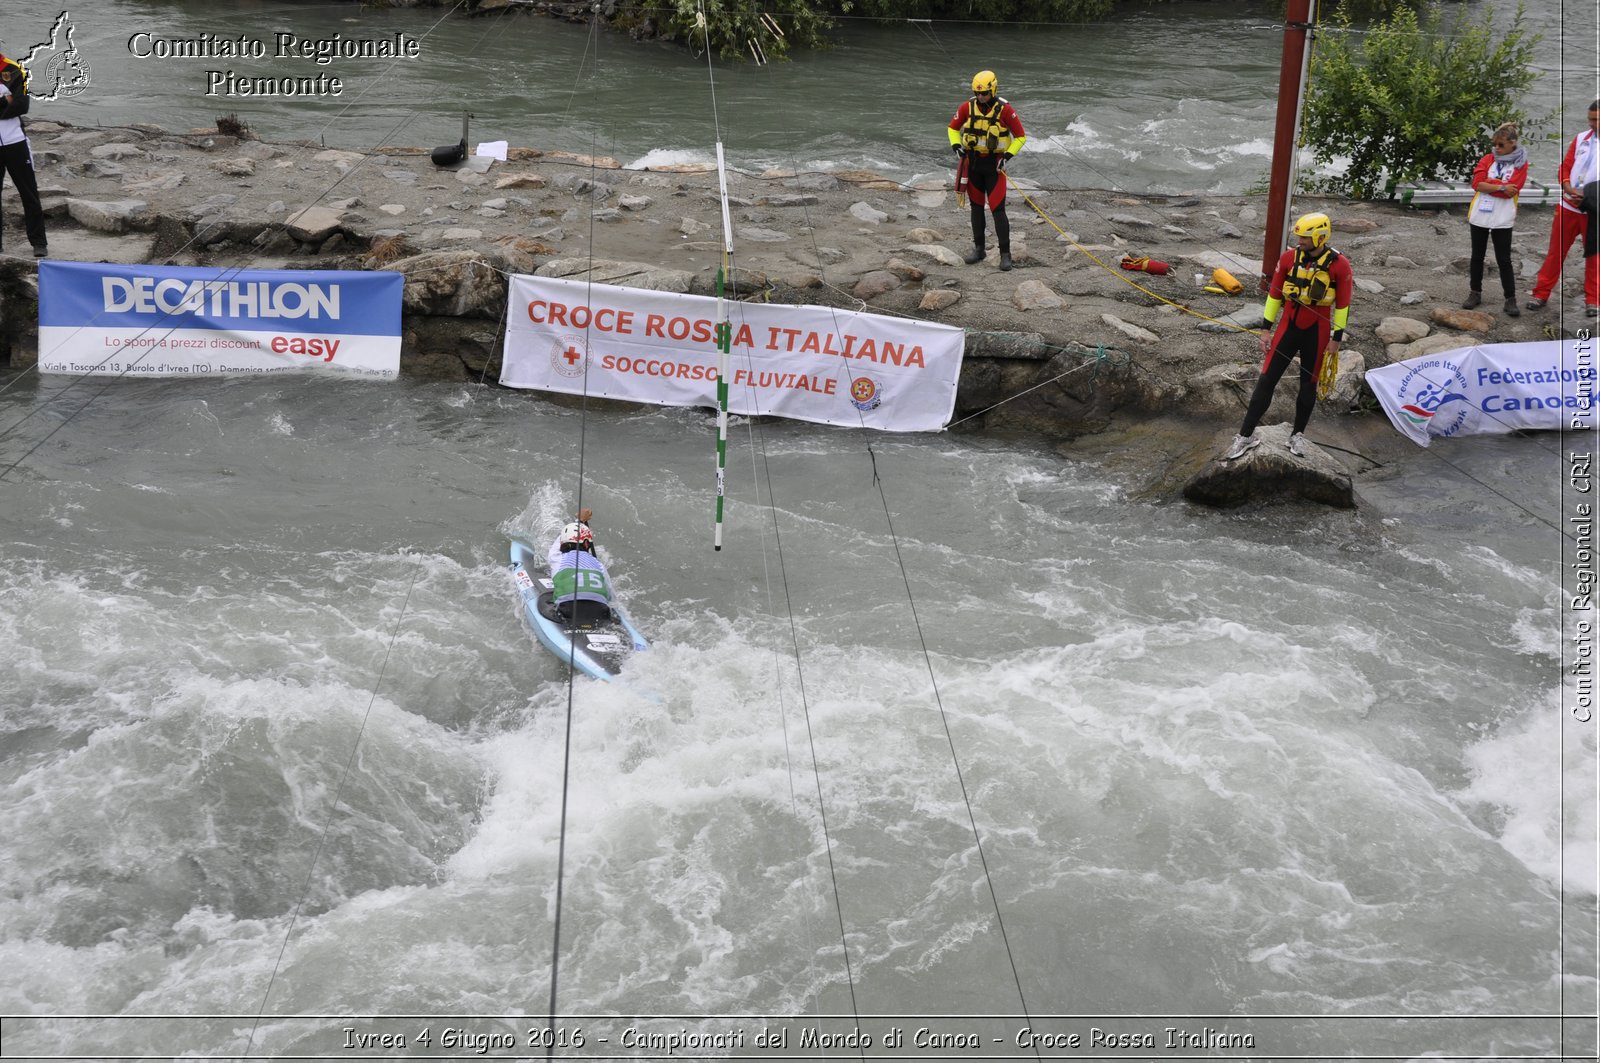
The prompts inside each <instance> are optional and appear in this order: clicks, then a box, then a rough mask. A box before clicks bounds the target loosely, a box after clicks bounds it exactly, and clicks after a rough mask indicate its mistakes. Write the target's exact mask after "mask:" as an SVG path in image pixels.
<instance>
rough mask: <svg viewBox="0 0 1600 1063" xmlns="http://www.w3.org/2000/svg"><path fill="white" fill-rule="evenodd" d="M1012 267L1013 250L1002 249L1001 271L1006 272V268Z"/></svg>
mask: <svg viewBox="0 0 1600 1063" xmlns="http://www.w3.org/2000/svg"><path fill="white" fill-rule="evenodd" d="M1010 268H1011V252H1010V251H1002V252H1000V272H1002V273H1004V272H1005V271H1006V270H1008V269H1010Z"/></svg>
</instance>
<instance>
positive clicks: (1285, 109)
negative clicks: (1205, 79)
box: [1260, 0, 1314, 291]
mask: <svg viewBox="0 0 1600 1063" xmlns="http://www.w3.org/2000/svg"><path fill="white" fill-rule="evenodd" d="M1313 2H1314V0H1289V14H1288V18H1287V21H1285V23H1284V27H1283V62H1282V64H1281V65H1280V67H1279V68H1278V120H1277V124H1276V126H1275V127H1274V130H1273V136H1272V180H1271V184H1270V186H1269V191H1268V193H1267V234H1266V243H1265V246H1264V247H1263V249H1262V251H1261V280H1260V288H1261V290H1262V291H1266V290H1267V285H1268V284H1270V283H1271V281H1272V271H1273V270H1274V269H1275V268H1276V267H1277V264H1278V256H1279V255H1281V254H1282V253H1283V249H1284V248H1285V247H1287V246H1288V244H1289V200H1290V199H1291V198H1292V197H1293V195H1294V187H1293V186H1294V169H1295V167H1294V163H1295V152H1296V150H1297V146H1296V143H1295V142H1296V141H1297V140H1298V139H1299V133H1300V102H1301V101H1300V93H1301V92H1302V90H1303V89H1304V81H1303V75H1304V71H1305V64H1306V46H1307V39H1306V34H1307V31H1308V30H1310V29H1311V6H1312V3H1313Z"/></svg>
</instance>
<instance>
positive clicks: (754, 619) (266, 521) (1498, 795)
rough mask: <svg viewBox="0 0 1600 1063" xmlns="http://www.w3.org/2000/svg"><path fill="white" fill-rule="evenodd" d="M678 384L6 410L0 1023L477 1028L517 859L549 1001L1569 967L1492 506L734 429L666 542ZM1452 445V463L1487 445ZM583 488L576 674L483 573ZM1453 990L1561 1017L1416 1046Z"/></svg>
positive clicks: (143, 1029)
mask: <svg viewBox="0 0 1600 1063" xmlns="http://www.w3.org/2000/svg"><path fill="white" fill-rule="evenodd" d="M62 397H63V391H62V385H59V384H57V383H55V382H45V383H32V384H29V383H24V384H22V385H21V386H19V387H17V388H14V389H12V390H11V391H9V392H7V393H6V395H5V397H4V402H5V404H6V405H5V409H6V410H7V411H9V412H10V413H12V414H19V413H22V412H26V411H28V410H30V409H36V408H40V407H44V408H49V406H48V405H47V404H51V403H55V402H57V401H59V400H60V399H61V398H62ZM5 423H8V424H9V423H12V418H9V417H8V418H7V420H6V422H5ZM710 430H711V422H710V420H709V419H708V417H707V415H706V414H705V413H703V412H701V411H680V410H650V411H643V412H637V413H626V414H623V413H604V414H602V413H595V412H589V413H587V414H585V413H582V412H581V411H577V410H571V409H566V408H563V407H557V406H552V405H547V404H545V403H543V402H541V401H538V400H537V399H533V400H530V399H528V398H527V397H525V396H520V395H517V396H512V395H507V394H505V393H501V392H496V391H493V390H487V389H479V388H464V387H461V386H455V385H426V384H417V383H412V382H405V381H402V382H400V383H398V384H394V385H370V384H366V385H363V384H357V383H346V382H331V383H330V382H325V381H319V380H315V379H310V378H307V379H287V380H286V379H281V378H280V379H274V380H271V381H263V380H255V381H223V382H216V381H213V382H194V383H192V384H190V383H185V384H182V385H167V384H158V383H156V382H145V381H140V382H130V383H128V384H125V385H122V386H119V387H117V388H115V389H112V390H110V391H108V392H106V393H105V394H104V395H103V396H101V397H100V398H99V399H97V400H96V401H95V402H94V403H93V404H92V406H91V407H90V409H89V410H88V411H86V412H85V413H84V414H83V415H81V416H80V417H79V418H78V419H76V420H74V422H73V423H72V424H71V425H69V426H68V428H67V429H65V430H63V431H62V432H61V433H58V436H57V440H58V441H59V442H58V443H57V444H56V445H53V446H51V447H48V448H41V449H40V450H39V451H37V452H35V454H34V455H33V456H32V457H30V458H29V459H28V460H27V461H25V462H24V463H23V465H22V466H21V467H20V468H19V469H18V470H17V472H16V473H15V474H13V477H11V478H8V481H7V484H6V486H5V490H6V491H7V493H8V505H7V506H6V508H5V510H4V511H3V513H0V525H3V528H4V534H5V543H6V547H5V549H6V555H7V558H8V562H9V563H8V564H7V565H6V566H5V567H4V569H3V570H0V601H4V602H5V603H6V604H5V607H4V608H3V609H0V637H3V638H4V639H5V642H6V644H7V646H8V654H7V662H8V663H7V667H6V668H5V669H3V670H0V700H3V702H4V704H5V705H6V706H7V710H6V714H5V718H4V728H5V735H4V740H3V745H0V749H3V751H4V752H3V756H0V785H3V786H4V800H3V801H0V828H3V829H0V882H3V885H4V888H3V889H0V928H3V933H0V971H3V972H4V973H0V1012H5V1013H8V1014H25V1015H36V1016H51V1015H63V1014H82V1015H89V1014H93V1015H105V1016H108V1017H109V1018H106V1019H103V1020H94V1021H90V1020H66V1019H61V1020H51V1021H48V1022H33V1023H24V1024H21V1025H19V1026H17V1027H16V1028H15V1029H14V1028H13V1027H12V1025H11V1024H10V1022H9V1020H8V1026H7V1051H8V1052H13V1051H14V1052H16V1053H19V1054H20V1053H28V1052H33V1053H59V1052H65V1053H69V1054H71V1053H77V1054H81V1055H86V1056H92V1055H118V1054H124V1055H127V1054H132V1055H137V1054H156V1055H163V1054H164V1055H172V1054H174V1053H176V1052H178V1051H190V1052H196V1053H199V1052H206V1053H212V1054H228V1053H233V1052H237V1051H239V1050H240V1049H241V1047H242V1044H243V1041H244V1039H245V1038H246V1036H251V1037H253V1044H254V1045H255V1047H256V1048H257V1049H260V1050H264V1051H270V1052H273V1053H282V1054H295V1053H302V1054H312V1055H315V1054H318V1053H323V1054H326V1053H327V1052H328V1051H329V1050H330V1048H329V1043H328V1038H329V1037H336V1036H337V1033H336V1032H330V1031H328V1030H326V1029H322V1030H320V1031H318V1030H313V1029H312V1028H311V1025H310V1024H308V1023H307V1022H305V1021H301V1020H297V1019H295V1018H293V1017H294V1016H296V1015H326V1014H329V1013H335V1014H389V1015H393V1014H427V1015H435V1016H452V1015H453V1016H471V1015H490V1016H501V1017H502V1018H500V1019H496V1020H493V1021H492V1022H491V1021H488V1020H485V1021H484V1023H483V1024H481V1026H482V1028H483V1029H492V1030H519V1031H520V1028H521V1027H522V1026H524V1025H528V1024H524V1023H520V1022H518V1021H516V1020H515V1019H514V1016H517V1015H522V1014H533V1015H537V1014H540V1013H541V1011H542V1010H543V1008H544V1006H545V1003H544V1002H545V1001H547V1000H548V996H549V992H550V984H549V979H550V971H551V963H550V948H551V944H552V941H553V939H554V930H555V927H554V918H555V875H556V868H557V863H558V860H559V859H563V858H564V861H565V874H564V881H563V898H562V905H561V950H562V953H561V955H562V962H561V968H560V970H561V980H560V985H559V994H560V1000H561V1002H562V1006H563V1009H564V1010H568V1011H571V1012H575V1013H578V1012H590V1013H603V1014H615V1015H619V1016H645V1015H748V1014H758V1015H772V1016H802V1015H808V1014H817V1013H826V1014H849V1013H850V1012H851V1010H852V1008H853V1007H854V1008H857V1009H859V1010H860V1012H862V1013H864V1014H919V1015H937V1014H954V1013H961V1014H993V1015H1018V1014H1020V1009H1021V1000H1022V997H1021V996H1019V989H1018V984H1017V981H1014V980H1013V976H1012V971H1013V969H1014V970H1015V971H1016V974H1017V978H1018V979H1019V980H1020V983H1021V991H1022V993H1023V994H1025V997H1026V1000H1027V1004H1028V1007H1029V1009H1030V1011H1031V1012H1032V1013H1034V1014H1042V1013H1050V1014H1060V1013H1068V1012H1070V1013H1073V1014H1090V1013H1095V1012H1099V1013H1106V1014H1124V1015H1127V1014H1141V1015H1152V1016H1156V1015H1166V1014H1198V1013H1215V1014H1218V1015H1223V1016H1228V1015H1232V1016H1244V1015H1252V1014H1253V1015H1328V1016H1341V1015H1371V1014H1382V1013H1406V1014H1413V1015H1418V1016H1423V1015H1432V1014H1445V1015H1476V1014H1483V1013H1494V1014H1501V1015H1503V1014H1512V1013H1525V1014H1538V1013H1549V1012H1551V1011H1554V1010H1558V1009H1559V1008H1560V1006H1561V997H1562V993H1563V985H1565V986H1566V987H1567V990H1568V991H1570V992H1576V993H1586V992H1587V993H1592V991H1593V988H1594V981H1593V979H1592V977H1590V976H1589V975H1588V974H1586V973H1585V972H1592V971H1593V968H1594V957H1595V943H1594V936H1593V933H1592V923H1593V911H1594V894H1595V889H1596V882H1595V876H1594V873H1593V867H1594V852H1595V848H1594V837H1595V831H1596V823H1595V817H1594V811H1593V808H1594V800H1595V791H1594V784H1593V765H1594V762H1595V756H1596V751H1595V744H1594V735H1593V732H1592V730H1591V731H1579V732H1576V733H1575V732H1573V731H1572V730H1571V729H1570V725H1569V724H1567V723H1566V722H1564V718H1563V717H1562V716H1561V692H1560V690H1559V687H1558V685H1557V682H1556V676H1557V674H1558V670H1559V666H1560V656H1559V654H1560V644H1559V636H1558V634H1554V633H1558V632H1559V625H1560V616H1559V614H1558V602H1559V595H1558V594H1557V593H1556V591H1557V586H1558V577H1559V568H1558V566H1557V564H1556V563H1555V562H1554V561H1553V560H1550V559H1551V558H1554V557H1555V556H1556V555H1555V554H1554V552H1553V551H1554V549H1555V544H1554V538H1553V536H1552V537H1550V538H1549V539H1547V540H1545V541H1544V543H1543V545H1541V543H1540V541H1539V540H1538V539H1537V536H1536V534H1532V533H1530V530H1529V528H1528V527H1527V526H1526V525H1525V517H1524V515H1523V514H1522V513H1521V512H1520V511H1518V510H1515V509H1513V508H1511V507H1508V506H1505V505H1504V504H1503V503H1501V502H1499V501H1498V500H1496V501H1494V502H1492V503H1486V502H1484V501H1483V499H1481V498H1480V497H1479V496H1478V494H1477V491H1478V489H1477V488H1475V487H1474V485H1472V484H1471V483H1470V482H1469V481H1466V480H1464V479H1461V480H1457V481H1454V482H1444V481H1441V479H1440V478H1439V477H1438V475H1437V473H1436V470H1435V469H1434V467H1433V466H1429V465H1421V466H1418V468H1417V469H1416V470H1402V471H1400V472H1399V473H1397V476H1396V477H1395V478H1394V479H1392V480H1390V481H1386V482H1385V485H1383V486H1380V487H1378V488H1377V489H1376V490H1375V492H1374V494H1375V495H1376V497H1377V501H1376V503H1375V505H1376V507H1377V508H1376V510H1375V511H1374V510H1373V507H1372V506H1369V507H1368V509H1366V510H1363V511H1361V512H1359V513H1357V514H1353V515H1352V514H1339V513H1325V512H1322V511H1320V510H1318V511H1312V512H1307V511H1304V510H1283V511H1279V512H1270V511H1269V512H1266V513H1260V514H1238V513H1223V514H1219V513H1212V512H1208V511H1200V510H1196V509H1192V508H1190V507H1186V506H1151V505H1147V504H1143V503H1138V502H1132V501H1129V500H1128V499H1127V498H1126V497H1124V495H1123V492H1122V491H1121V490H1120V489H1119V488H1118V487H1117V486H1116V485H1115V484H1114V483H1112V482H1110V481H1108V480H1107V479H1106V478H1104V477H1103V476H1101V475H1099V474H1097V473H1096V472H1094V471H1093V470H1090V469H1087V468H1084V467H1082V466H1080V465H1074V464H1072V463H1070V462H1066V461H1063V460H1061V459H1060V458H1058V457H1056V456H1054V455H1053V454H1051V453H1049V452H1046V451H1043V450H1036V449H1033V448H1029V447H1025V446H1017V445H1015V444H1010V443H1001V442H997V441H992V440H983V439H958V438H952V437H932V436H925V437H909V438H908V437H893V436H869V435H867V434H866V433H861V432H852V431H834V430H823V429H818V428H813V427H808V426H802V425H794V424H783V423H773V424H766V425H761V424H756V423H753V422H750V421H747V420H741V421H740V422H739V423H738V425H737V427H736V431H735V433H734V437H733V443H734V445H733V448H732V454H731V456H730V462H729V465H730V468H729V476H728V486H729V507H728V516H729V520H728V528H727V538H726V542H727V544H728V545H727V547H726V548H725V549H724V550H723V551H722V552H721V553H720V554H715V553H713V552H712V551H711V549H710V520H711V512H712V505H711V502H712V499H711V491H710V481H711V477H710V475H709V470H710V468H711V438H712V436H711V431H710ZM23 442H24V441H23V440H20V439H19V440H13V441H11V442H9V444H8V445H9V446H11V447H20V446H22V445H23ZM1459 442H1460V443H1461V445H1460V447H1459V448H1458V449H1457V451H1456V454H1457V457H1458V459H1459V460H1460V461H1462V462H1463V463H1465V465H1466V466H1468V467H1476V468H1478V469H1480V471H1481V470H1483V469H1484V468H1491V467H1496V466H1499V465H1501V464H1507V463H1513V464H1514V462H1515V459H1516V457H1517V455H1516V453H1515V452H1514V451H1513V450H1512V449H1509V448H1514V447H1515V446H1516V445H1517V444H1518V442H1519V441H1517V440H1508V441H1497V442H1494V443H1485V444H1482V445H1478V444H1474V443H1473V442H1472V441H1459ZM1523 442H1525V441H1523ZM869 446H870V447H871V453H870V454H869V453H868V451H867V448H868V447H869ZM580 466H581V469H582V479H581V481H580V479H579V475H578V470H579V468H580ZM1525 481H1526V476H1524V477H1523V479H1522V487H1521V489H1522V490H1524V491H1526V492H1528V493H1529V500H1530V501H1535V502H1536V501H1538V498H1539V495H1540V492H1541V491H1546V492H1547V493H1550V494H1551V496H1552V497H1553V492H1554V491H1555V490H1556V489H1557V487H1556V482H1555V481H1554V480H1552V481H1551V484H1550V485H1549V486H1548V488H1545V487H1541V486H1539V485H1537V484H1533V485H1530V484H1528V483H1526V482H1525ZM880 489H881V494H880ZM580 492H581V504H583V505H588V506H591V507H593V508H594V510H595V514H596V515H595V527H596V529H597V532H598V534H599V537H600V542H601V549H602V551H603V553H604V554H605V555H606V557H607V559H608V562H609V564H610V567H611V571H612V573H613V575H614V576H615V577H616V583H617V586H618V589H619V592H620V593H621V594H622V595H623V597H624V598H625V600H626V601H627V603H628V605H629V608H630V610H631V611H632V612H633V613H634V615H635V617H636V618H637V619H638V620H639V622H640V623H641V625H642V626H643V628H644V630H645V631H646V632H647V633H648V634H649V636H650V638H651V641H652V643H653V646H652V648H651V650H650V651H648V652H647V653H645V654H643V655H641V656H640V657H638V658H637V659H636V660H635V661H634V662H633V663H632V664H631V665H630V667H629V669H628V672H627V674H626V675H625V677H624V679H623V681H621V682H619V683H615V684H601V683H593V682H588V681H585V680H581V679H579V680H578V681H575V682H572V683H571V684H569V682H568V677H567V676H566V674H565V670H564V668H563V667H562V665H561V664H560V662H559V661H557V660H556V659H555V658H554V657H553V656H551V655H549V654H547V653H545V652H543V651H542V650H541V649H540V648H539V647H538V645H537V644H536V642H535V641H534V639H533V638H532V636H531V634H530V633H529V632H528V631H527V629H526V627H525V626H524V623H523V622H522V621H521V619H520V618H519V615H518V611H517V609H516V607H515V597H514V594H513V590H512V587H511V583H510V579H509V575H508V573H507V568H506V555H505V551H506V542H507V539H508V538H510V537H512V536H520V537H523V538H526V539H527V540H528V541H530V542H532V543H534V544H536V545H542V544H543V543H544V542H545V541H546V539H547V537H548V536H549V535H550V534H551V533H552V532H553V530H554V528H555V527H556V526H557V525H559V523H560V522H561V521H562V520H564V519H565V518H566V516H567V514H569V513H570V512H571V511H572V510H573V508H574V507H575V506H576V505H577V504H579V498H580ZM1402 503H1403V504H1402ZM1545 505H1546V506H1548V505H1549V503H1548V501H1546V502H1545ZM1547 551H1548V553H1547ZM569 711H570V715H569ZM569 721H570V731H569ZM563 805H565V810H566V811H565V824H566V829H565V853H564V857H563V855H562V850H561V846H562V828H561V825H562V817H563ZM980 840H981V852H980V849H979V841H980ZM991 889H992V890H993V900H992V899H991V893H990V891H991ZM995 900H997V901H998V904H999V912H1000V916H1001V918H1002V919H1003V921H1004V928H1005V934H1004V935H1003V936H1002V934H1001V932H1000V931H1001V926H1000V921H999V920H998V919H997V917H996V909H995V904H994V901H995ZM1564 917H1565V924H1566V927H1565V937H1564V938H1563V919H1564ZM841 924H842V926H843V928H844V933H843V937H841V934H840V926H841ZM280 950H281V952H282V954H281V958H280V955H279V953H280ZM1563 951H1564V953H1565V966H1564V967H1563V965H1562V961H1561V956H1562V954H1563ZM847 954H848V964H847V961H846V955H847ZM269 984H270V986H271V990H270V993H269V990H268V986H269ZM1569 1003H1570V1002H1569ZM257 1012H265V1014H266V1016H267V1018H265V1019H263V1020H262V1021H261V1023H260V1024H259V1025H258V1026H257V1028H256V1029H255V1032H254V1034H253V1035H251V1034H249V1033H248V1026H249V1025H251V1024H241V1022H240V1021H238V1020H223V1019H207V1020H201V1019H193V1020H184V1021H182V1022H176V1023H168V1024H166V1025H161V1024H156V1025H154V1026H152V1025H150V1024H148V1023H146V1022H144V1021H142V1020H141V1021H138V1022H135V1021H119V1020H118V1019H116V1018H114V1017H116V1016H126V1015H133V1014H140V1015H180V1016H183V1015H189V1016H208V1015H210V1016H225V1015H254V1014H256V1013H257ZM463 1021H465V1020H463ZM1152 1021H1153V1020H1152ZM1485 1023H1487V1024H1488V1025H1487V1027H1486V1026H1485V1025H1484V1024H1485ZM1485 1028H1488V1029H1489V1030H1490V1033H1489V1035H1488V1036H1489V1038H1490V1039H1491V1040H1495V1041H1496V1043H1504V1044H1516V1045H1533V1046H1536V1047H1537V1046H1544V1047H1545V1048H1549V1047H1550V1046H1551V1045H1556V1044H1558V1039H1557V1037H1556V1035H1555V1034H1554V1033H1552V1031H1551V1029H1550V1028H1549V1027H1548V1026H1547V1025H1539V1024H1537V1023H1535V1024H1533V1025H1529V1024H1527V1023H1523V1022H1521V1021H1518V1020H1509V1019H1507V1020H1474V1025H1472V1026H1470V1027H1459V1028H1457V1027H1448V1028H1441V1029H1440V1031H1439V1032H1438V1033H1437V1034H1430V1035H1428V1038H1427V1040H1426V1043H1425V1044H1421V1045H1419V1046H1418V1047H1417V1048H1416V1050H1417V1051H1419V1052H1420V1051H1423V1050H1424V1049H1432V1050H1448V1049H1468V1048H1471V1047H1472V1046H1476V1045H1481V1044H1482V1043H1484V1040H1483V1032H1484V1030H1485ZM1393 1032H1394V1028H1393V1027H1390V1026H1385V1025H1383V1024H1382V1023H1381V1021H1379V1020H1365V1019H1363V1020H1354V1019H1352V1020H1350V1021H1349V1022H1348V1023H1345V1024H1342V1025H1339V1026H1337V1027H1330V1028H1312V1027H1305V1026H1276V1027H1265V1028H1262V1032H1261V1038H1262V1040H1261V1041H1259V1042H1258V1044H1259V1045H1260V1046H1262V1048H1263V1049H1264V1051H1263V1052H1262V1053H1261V1054H1262V1055H1263V1056H1264V1057H1275V1056H1278V1055H1283V1056H1290V1055H1296V1054H1332V1055H1338V1054H1345V1053H1348V1052H1350V1051H1356V1050H1361V1049H1363V1046H1368V1045H1370V1044H1373V1043H1379V1042H1378V1041H1374V1040H1371V1038H1379V1039H1381V1038H1384V1037H1387V1036H1389V1035H1390V1034H1391V1033H1393ZM1384 1043H1387V1042H1384ZM174 1046H177V1047H174ZM1473 1050H1476V1049H1473Z"/></svg>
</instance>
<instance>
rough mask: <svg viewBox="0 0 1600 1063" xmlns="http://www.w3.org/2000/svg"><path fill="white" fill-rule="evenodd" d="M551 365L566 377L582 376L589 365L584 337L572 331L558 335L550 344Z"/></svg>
mask: <svg viewBox="0 0 1600 1063" xmlns="http://www.w3.org/2000/svg"><path fill="white" fill-rule="evenodd" d="M550 367H551V368H552V369H554V370H555V371H556V372H557V373H559V374H561V375H562V376H564V377H568V378H573V377H580V376H582V375H583V371H584V370H585V369H587V368H588V367H589V354H588V351H587V350H585V348H584V343H583V338H582V337H581V336H574V335H572V334H571V333H570V332H569V333H567V334H566V335H563V336H557V337H556V340H555V342H554V343H552V344H551V345H550Z"/></svg>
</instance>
